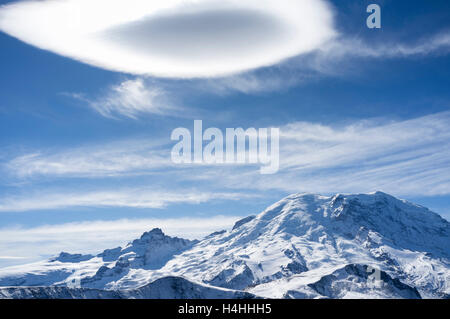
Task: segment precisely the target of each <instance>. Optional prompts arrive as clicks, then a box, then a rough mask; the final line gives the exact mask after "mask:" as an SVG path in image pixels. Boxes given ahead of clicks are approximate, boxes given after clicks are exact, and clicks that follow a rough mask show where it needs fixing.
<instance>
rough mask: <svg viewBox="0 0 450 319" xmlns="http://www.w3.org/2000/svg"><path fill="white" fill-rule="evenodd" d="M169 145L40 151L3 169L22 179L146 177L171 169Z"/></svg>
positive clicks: (129, 143) (151, 142) (130, 143)
mask: <svg viewBox="0 0 450 319" xmlns="http://www.w3.org/2000/svg"><path fill="white" fill-rule="evenodd" d="M166 149H167V145H164V143H163V142H162V141H159V140H158V139H156V138H155V137H153V138H148V139H142V138H139V139H133V140H124V141H116V142H113V143H102V145H97V144H95V145H87V146H80V147H74V148H70V149H68V150H54V149H49V150H46V151H37V152H31V153H27V154H25V155H20V156H17V157H15V158H14V159H12V160H10V161H9V162H7V163H6V164H5V165H4V167H3V168H4V169H5V171H6V172H7V173H12V174H14V175H16V176H18V177H20V178H28V177H33V176H36V175H37V176H39V177H43V176H55V177H57V176H66V177H71V176H72V177H92V178H93V177H105V176H109V177H112V176H121V175H124V174H143V173H146V172H151V171H155V170H158V169H160V168H162V167H165V166H170V165H172V162H171V160H170V151H165V152H163V151H162V150H166Z"/></svg>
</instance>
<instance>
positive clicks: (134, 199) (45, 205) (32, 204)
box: [0, 187, 256, 213]
mask: <svg viewBox="0 0 450 319" xmlns="http://www.w3.org/2000/svg"><path fill="white" fill-rule="evenodd" d="M255 197H256V196H255V195H251V194H246V193H237V192H212V191H204V190H186V189H179V190H171V191H166V190H155V189H154V188H148V187H147V188H136V187H134V188H133V187H130V188H121V189H117V188H114V189H102V190H97V191H66V190H49V189H46V190H41V191H39V192H34V193H33V192H32V193H28V194H26V195H18V196H7V195H5V196H3V197H2V199H1V200H0V213H1V212H25V211H35V210H56V209H67V208H73V207H78V208H79V207H127V208H139V209H142V208H154V209H160V208H164V207H166V206H168V205H173V204H200V203H206V202H210V201H223V200H226V201H237V200H242V199H244V198H255Z"/></svg>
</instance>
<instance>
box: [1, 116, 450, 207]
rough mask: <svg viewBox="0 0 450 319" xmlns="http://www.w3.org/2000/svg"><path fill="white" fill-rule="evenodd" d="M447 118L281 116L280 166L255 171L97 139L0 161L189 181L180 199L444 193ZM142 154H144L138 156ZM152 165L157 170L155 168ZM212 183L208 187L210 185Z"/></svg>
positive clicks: (20, 171) (448, 189)
mask: <svg viewBox="0 0 450 319" xmlns="http://www.w3.org/2000/svg"><path fill="white" fill-rule="evenodd" d="M448 123H450V112H441V113H438V114H433V115H428V116H423V117H419V118H415V119H410V120H402V121H392V120H383V119H377V120H362V121H359V122H356V123H353V124H351V125H339V124H335V125H323V124H319V123H309V122H294V123H290V124H286V125H284V126H281V127H280V132H281V137H280V170H279V173H277V174H274V175H268V176H262V175H260V174H259V170H258V167H256V166H252V165H243V166H237V165H206V164H204V165H194V164H193V165H174V164H173V163H171V161H170V159H169V154H170V146H167V145H163V146H161V147H156V148H153V149H152V151H151V152H150V151H149V152H148V153H147V152H144V151H143V150H141V149H139V148H133V147H132V146H131V147H130V145H126V143H124V144H117V145H112V146H111V147H110V149H109V150H102V149H101V147H100V146H99V147H98V149H97V151H95V152H89V151H86V149H83V148H80V149H77V150H74V151H63V152H61V153H55V154H53V155H48V156H44V155H40V156H29V155H28V156H27V155H25V156H21V157H18V158H15V159H12V160H11V161H9V162H7V163H6V164H5V166H4V169H5V170H7V171H8V173H9V176H16V178H17V177H19V178H25V180H26V179H29V178H31V181H32V178H33V177H35V176H38V177H39V178H40V180H42V179H43V178H44V177H52V178H55V177H58V178H72V177H89V178H102V177H109V178H114V177H118V176H121V177H126V176H133V177H139V176H141V177H142V176H143V175H146V174H153V175H152V178H153V179H154V181H158V183H159V184H160V185H163V186H164V185H165V186H164V187H166V189H170V184H167V183H176V182H182V183H195V185H196V190H195V192H192V193H193V195H195V194H197V196H193V197H192V198H191V199H188V198H187V199H185V200H184V202H196V201H206V200H216V199H220V198H221V199H224V200H230V199H231V200H238V199H239V196H244V198H245V196H246V195H244V194H248V193H249V192H252V191H254V190H258V191H264V192H267V191H269V190H277V191H281V192H318V193H335V192H371V191H376V190H383V191H386V192H390V193H393V194H395V195H425V196H433V195H448V194H450V147H449V145H450V127H449V125H448ZM94 148H95V147H94ZM144 149H146V148H144ZM111 150H112V151H111ZM133 152H134V153H133ZM147 154H148V156H149V161H147V160H146V158H145V157H146V156H147ZM127 159H128V160H127ZM153 159H157V160H155V161H153ZM159 171H163V172H164V174H157V173H156V172H159ZM211 190H215V191H214V192H212V193H211ZM217 190H220V191H217ZM229 190H232V193H233V192H235V191H236V192H237V193H236V195H224V196H220V195H218V196H216V197H215V196H214V195H213V194H214V193H217V194H225V193H228V191H229ZM243 190H244V191H243ZM43 192H47V193H49V191H48V190H47V191H45V190H43ZM58 193H61V194H60V195H61V196H62V197H61V198H64V199H58V198H55V199H54V198H51V197H50V196H47V199H48V200H47V201H48V202H53V201H54V204H53V206H59V205H63V203H64V202H65V203H71V205H87V206H89V205H93V206H96V205H100V206H108V205H117V206H120V205H125V206H127V207H133V205H134V206H136V207H139V206H143V207H163V206H164V205H166V204H169V203H172V202H173V203H175V202H183V200H182V198H183V197H182V196H180V195H177V194H176V192H174V194H169V196H166V197H164V194H160V195H161V196H160V195H158V196H156V197H152V196H148V197H146V196H147V195H146V193H145V192H143V191H127V192H125V194H126V195H124V194H122V193H121V192H118V194H115V193H114V191H113V192H108V191H106V192H102V191H99V192H94V193H92V194H82V196H81V195H80V194H76V195H71V194H70V193H69V192H58ZM201 194H206V195H201ZM233 194H234V193H233ZM150 195H151V194H150ZM202 196H205V197H202ZM38 197H39V196H37V195H36V203H35V202H34V201H31V202H30V199H29V196H26V197H24V198H16V199H14V200H12V199H11V200H10V201H9V202H6V200H7V198H4V199H3V202H2V203H3V210H4V211H6V210H7V208H10V209H14V207H16V208H19V207H21V208H20V209H22V210H26V209H27V207H29V208H30V209H36V208H37V206H38V204H37V203H38V202H40V201H41V198H39V200H38ZM27 198H28V199H27ZM164 198H165V200H162V199H164ZM202 198H204V199H203V200H202ZM19 203H21V204H19ZM58 203H59V204H58ZM131 203H134V204H131ZM1 207H2V206H1V205H0V210H1V209H2V208H1Z"/></svg>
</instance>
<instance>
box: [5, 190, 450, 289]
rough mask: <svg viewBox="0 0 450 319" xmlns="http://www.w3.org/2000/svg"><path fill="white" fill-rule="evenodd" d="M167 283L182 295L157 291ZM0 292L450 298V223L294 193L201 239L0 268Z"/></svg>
mask: <svg viewBox="0 0 450 319" xmlns="http://www.w3.org/2000/svg"><path fill="white" fill-rule="evenodd" d="M177 278H178V279H177ZM165 280H171V281H173V280H178V281H179V282H180V287H181V288H180V289H181V290H182V291H183V293H181V292H178V293H177V292H173V293H171V294H168V293H167V292H166V293H165V294H164V291H159V290H158V289H164V287H167V284H164V281H165ZM0 286H14V287H17V288H8V290H7V289H0V297H2V296H3V297H11V298H14V297H17V296H22V297H26V298H27V297H30V296H31V297H32V296H33V293H32V292H30V289H40V290H39V294H38V295H41V296H45V297H46V298H52V297H57V296H58V293H57V291H63V292H61V293H62V294H63V297H64V296H69V297H70V296H75V297H80V295H81V296H83V291H84V292H85V294H86V295H85V296H89V297H90V298H96V297H97V298H101V297H102V296H106V295H111V294H115V295H114V296H118V297H136V296H138V297H141V298H157V296H162V295H164V296H165V297H166V298H171V297H173V298H177V297H180V298H183V297H184V298H189V297H193V295H192V294H190V293H189V291H191V290H189V289H191V288H192V289H194V288H193V287H195V289H194V290H195V291H197V294H196V295H195V297H196V298H202V297H203V298H214V297H217V296H219V295H220V296H226V297H229V298H239V297H243V296H246V297H250V296H259V297H268V298H449V297H450V224H449V223H448V222H447V221H446V220H445V219H443V218H441V217H440V216H439V215H438V214H435V213H433V212H431V211H430V210H428V209H427V208H424V207H421V206H418V205H415V204H412V203H409V202H407V201H404V200H400V199H397V198H395V197H393V196H390V195H388V194H385V193H381V192H377V193H371V194H358V195H344V194H337V195H335V196H331V197H327V196H321V195H315V194H295V195H291V196H288V197H286V198H284V199H282V200H281V201H279V202H277V203H275V204H273V205H272V206H270V207H268V208H267V209H266V210H264V211H263V212H262V213H260V214H258V215H256V216H250V217H246V218H244V219H242V220H240V221H238V222H236V224H235V225H234V227H233V228H232V229H231V230H229V231H221V232H217V233H214V234H211V235H209V236H206V237H205V238H204V239H202V240H200V241H189V240H185V239H180V238H173V237H169V236H166V235H165V234H164V233H163V232H162V231H161V230H160V229H154V230H152V231H150V232H148V233H144V234H143V235H142V237H141V238H140V239H137V240H134V241H133V242H131V243H130V244H128V245H127V246H126V247H125V248H121V247H118V248H115V249H110V250H105V251H104V252H102V253H101V254H98V255H97V256H91V255H71V254H68V253H62V254H60V255H59V256H58V257H56V258H53V259H51V260H49V261H47V262H41V263H35V264H30V265H24V266H17V267H10V268H4V269H0ZM23 286H27V287H29V286H34V287H39V288H20V287H23ZM55 286H56V287H61V289H62V288H63V287H65V288H64V289H66V290H58V289H55ZM187 286H188V287H190V288H189V289H184V288H183V287H187ZM46 287H50V288H46ZM143 287H145V289H144V288H143ZM149 287H150V288H149ZM161 287H162V288H161ZM27 289H28V290H27ZM86 291H87V292H86ZM142 291H144V292H146V291H147V292H148V291H151V294H150V293H149V294H147V295H146V294H145V293H143V292H142ZM171 291H172V290H171ZM198 291H205V292H206V291H207V292H208V293H205V294H204V295H202V294H201V293H200V294H199V293H198ZM245 294H247V295H245Z"/></svg>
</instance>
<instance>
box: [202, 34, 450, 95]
mask: <svg viewBox="0 0 450 319" xmlns="http://www.w3.org/2000/svg"><path fill="white" fill-rule="evenodd" d="M449 52H450V33H449V32H448V31H445V32H441V33H438V34H434V35H428V36H424V37H423V38H421V39H420V40H418V41H417V40H416V41H412V42H409V43H407V42H404V41H400V40H395V39H392V40H390V41H384V42H373V43H372V42H368V41H367V40H365V39H363V38H361V37H358V36H351V35H340V36H338V37H335V38H334V39H333V40H330V41H327V42H326V43H324V44H323V45H322V46H320V47H319V48H317V49H316V50H314V51H313V52H310V53H308V54H303V55H299V56H297V57H295V58H292V59H290V60H288V61H285V62H283V63H280V64H279V65H277V66H276V67H272V68H266V69H259V70H254V71H250V72H245V73H242V74H237V75H232V76H228V77H222V78H218V79H213V80H208V81H202V82H201V83H200V84H199V87H202V88H203V89H204V90H208V91H209V92H214V93H216V94H232V93H235V92H240V93H245V94H259V93H264V92H274V91H280V90H286V89H289V88H291V87H295V86H298V85H301V84H303V83H310V82H311V81H315V80H317V79H318V78H320V77H323V76H333V77H345V76H348V75H349V71H348V68H347V66H348V65H349V64H350V63H351V64H352V65H353V66H354V65H355V64H356V63H358V62H359V61H361V60H364V61H366V60H367V59H372V60H381V59H384V60H386V59H407V58H416V57H427V56H432V55H446V54H448V53H449ZM358 66H359V68H360V69H363V68H364V66H363V65H362V63H361V64H358ZM351 69H352V70H354V67H353V68H351ZM353 72H354V71H353Z"/></svg>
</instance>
